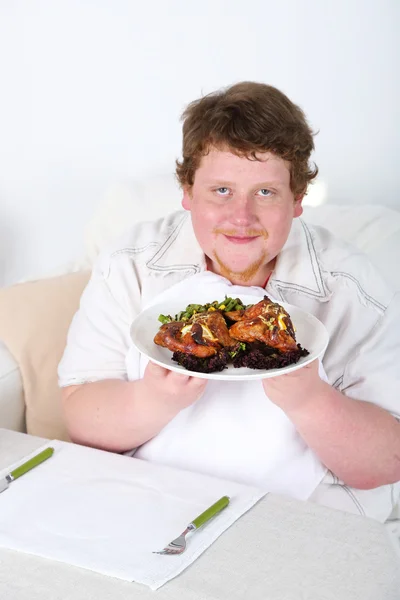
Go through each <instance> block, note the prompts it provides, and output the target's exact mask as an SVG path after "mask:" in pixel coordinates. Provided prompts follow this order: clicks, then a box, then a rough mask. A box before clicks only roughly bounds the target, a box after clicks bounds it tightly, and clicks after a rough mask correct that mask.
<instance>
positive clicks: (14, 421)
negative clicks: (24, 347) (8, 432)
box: [0, 340, 25, 432]
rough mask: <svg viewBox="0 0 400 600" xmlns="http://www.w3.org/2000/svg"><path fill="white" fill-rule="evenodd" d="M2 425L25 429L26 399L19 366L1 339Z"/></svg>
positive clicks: (0, 405) (0, 393) (0, 389)
mask: <svg viewBox="0 0 400 600" xmlns="http://www.w3.org/2000/svg"><path fill="white" fill-rule="evenodd" d="M0 427H3V428H4V429H13V430H15V431H23V432H24V431H25V401H24V390H23V385H22V379H21V375H20V372H19V368H18V365H17V363H16V362H15V360H14V359H13V357H12V356H11V354H10V352H9V351H8V349H7V348H6V346H5V345H4V344H3V342H2V341H1V340H0Z"/></svg>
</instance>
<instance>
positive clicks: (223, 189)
mask: <svg viewBox="0 0 400 600" xmlns="http://www.w3.org/2000/svg"><path fill="white" fill-rule="evenodd" d="M216 191H217V193H218V194H219V195H220V196H227V195H228V194H229V188H227V187H220V188H217V190H216Z"/></svg>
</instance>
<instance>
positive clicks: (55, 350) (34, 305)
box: [0, 272, 89, 440]
mask: <svg viewBox="0 0 400 600" xmlns="http://www.w3.org/2000/svg"><path fill="white" fill-rule="evenodd" d="M88 280H89V272H77V273H68V274H66V275H62V276H60V277H54V278H51V279H43V280H40V281H33V282H27V283H21V284H18V285H14V286H12V287H9V288H4V289H1V290H0V339H1V340H2V341H3V342H4V344H5V345H6V347H7V348H8V349H9V351H10V353H11V355H12V356H13V357H14V359H15V361H16V362H17V364H18V365H19V368H20V372H21V376H22V381H23V386H24V394H25V404H26V429H27V432H28V433H30V434H32V435H37V436H43V437H47V438H56V439H60V440H68V436H67V433H66V430H65V426H64V424H63V419H62V413H61V395H60V390H59V388H58V383H57V365H58V363H59V361H60V359H61V356H62V353H63V351H64V347H65V344H66V339H67V333H68V328H69V326H70V323H71V320H72V317H73V315H74V313H75V312H76V310H77V309H78V306H79V299H80V297H81V295H82V292H83V289H84V287H85V285H86V283H87V282H88Z"/></svg>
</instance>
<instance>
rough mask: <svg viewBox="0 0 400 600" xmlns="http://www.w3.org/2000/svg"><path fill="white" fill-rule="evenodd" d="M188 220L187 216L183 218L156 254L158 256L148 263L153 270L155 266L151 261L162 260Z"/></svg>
mask: <svg viewBox="0 0 400 600" xmlns="http://www.w3.org/2000/svg"><path fill="white" fill-rule="evenodd" d="M186 219H187V217H186V215H184V216H183V218H182V219H181V220H180V222H179V223H178V224H177V226H176V227H175V228H174V229H173V230H172V231H171V233H170V234H169V236H168V237H167V239H166V240H165V242H164V244H163V245H162V246H161V248H160V249H159V251H158V252H156V254H155V255H154V256H153V257H152V258H151V259H150V260H149V261H148V262H147V266H148V267H149V268H150V269H151V268H153V266H152V265H151V261H153V260H154V261H156V260H160V259H161V258H162V257H163V256H164V254H165V253H166V251H167V250H168V249H169V248H170V247H171V244H172V243H173V242H174V241H175V240H176V238H177V236H178V233H179V231H180V230H181V229H182V227H183V225H184V223H185V221H186ZM174 234H175V237H174V238H173V239H171V238H172V236H173V235H174ZM170 240H171V241H170ZM168 242H169V244H168ZM162 250H163V252H161V251H162ZM160 252H161V254H160Z"/></svg>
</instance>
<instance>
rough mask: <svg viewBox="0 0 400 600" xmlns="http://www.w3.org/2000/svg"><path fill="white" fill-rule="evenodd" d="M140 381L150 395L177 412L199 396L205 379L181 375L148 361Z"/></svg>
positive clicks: (205, 383) (205, 382)
mask: <svg viewBox="0 0 400 600" xmlns="http://www.w3.org/2000/svg"><path fill="white" fill-rule="evenodd" d="M141 383H142V386H143V388H144V389H145V390H146V393H147V394H148V395H149V396H150V397H152V398H154V399H156V400H157V402H160V403H161V404H163V406H164V407H165V408H166V409H167V411H168V409H170V410H171V412H173V413H175V414H177V413H178V412H179V411H181V410H183V409H184V408H187V407H188V406H190V405H191V404H194V403H195V402H196V401H197V400H199V398H201V396H202V395H203V393H204V390H205V387H206V385H207V379H200V377H192V376H190V375H181V374H180V373H175V372H174V371H170V370H169V369H165V368H164V367H160V366H159V365H156V364H155V363H152V362H149V364H148V365H147V367H146V369H145V372H144V376H143V379H142V380H141Z"/></svg>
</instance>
